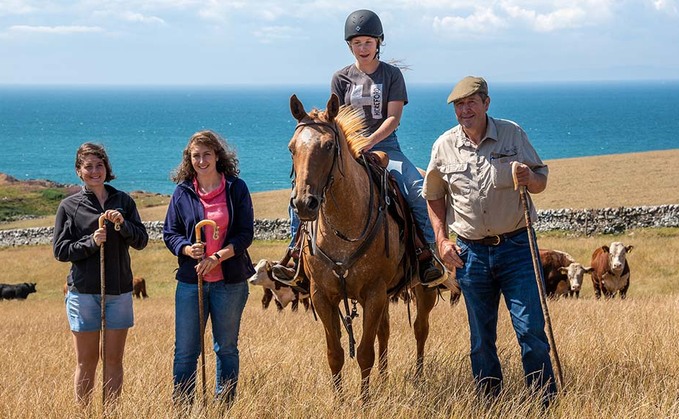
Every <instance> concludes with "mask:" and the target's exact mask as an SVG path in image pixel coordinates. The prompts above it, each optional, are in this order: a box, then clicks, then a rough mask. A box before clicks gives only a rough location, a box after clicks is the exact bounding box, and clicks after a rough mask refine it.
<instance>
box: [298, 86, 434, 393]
mask: <svg viewBox="0 0 679 419" xmlns="http://www.w3.org/2000/svg"><path fill="white" fill-rule="evenodd" d="M290 110H291V112H292V115H293V116H294V117H295V119H296V120H297V122H298V124H297V127H296V128H295V133H294V135H293V137H292V139H291V140H290V144H289V149H290V152H291V153H292V160H293V169H294V175H295V180H294V184H293V189H292V193H291V198H290V202H291V205H292V206H293V208H294V210H295V211H296V212H297V214H298V215H299V218H300V221H301V222H302V229H303V231H305V240H304V243H305V245H304V246H303V248H302V252H301V256H300V257H301V260H302V266H303V268H304V271H305V273H306V275H307V276H308V278H309V279H310V280H311V300H312V302H313V307H314V308H315V310H316V312H317V313H318V317H320V319H321V321H322V322H323V327H324V328H325V338H326V344H327V349H328V350H327V355H328V363H329V364H330V370H331V372H332V379H333V385H334V388H335V390H336V393H337V394H339V395H340V397H341V396H342V375H341V371H342V366H343V365H344V351H343V349H342V344H341V342H340V334H341V329H340V328H341V327H342V324H341V321H342V322H343V323H344V326H345V328H347V330H348V334H349V341H350V342H349V346H350V356H353V353H352V349H353V340H352V339H353V333H352V329H351V319H352V318H353V316H349V315H348V314H349V313H348V312H347V313H346V314H347V316H345V315H344V314H342V313H341V310H340V308H339V305H340V303H343V306H344V309H345V311H348V308H349V306H348V303H347V301H348V300H353V301H357V302H358V303H359V304H360V305H361V307H362V308H363V334H362V336H361V341H360V343H359V345H358V351H357V360H358V365H359V366H360V368H361V379H362V380H361V397H362V398H363V401H367V400H368V396H369V383H370V371H371V369H372V367H373V364H374V362H375V339H376V338H377V341H378V344H379V363H378V366H379V371H380V375H383V374H384V373H385V372H386V369H387V347H388V341H389V304H388V294H389V293H390V292H391V293H393V292H394V290H396V289H398V288H399V284H404V283H405V275H406V270H409V269H410V268H409V259H408V258H409V257H408V256H407V255H406V252H405V249H406V243H404V242H403V238H402V235H401V234H399V226H398V224H397V222H396V220H394V219H393V218H392V216H391V214H390V211H387V209H386V208H385V207H384V206H385V204H384V200H383V199H380V196H379V192H378V188H377V186H374V185H371V183H372V182H373V180H372V179H371V178H370V175H369V174H368V173H367V170H366V168H365V167H364V166H363V165H362V164H361V163H359V162H358V161H357V160H356V159H357V158H359V156H360V150H361V148H362V147H364V146H365V145H366V144H367V143H366V142H367V139H366V137H365V136H363V135H362V132H363V131H364V127H365V122H364V119H363V116H362V114H361V113H360V112H361V111H360V110H358V111H357V110H354V109H353V108H351V107H346V106H343V107H341V108H340V106H339V99H338V98H337V96H335V95H334V94H332V95H331V96H330V100H329V101H328V104H327V109H326V110H325V111H319V110H313V111H311V113H309V114H308V113H307V112H306V111H305V110H304V106H303V105H302V103H301V102H300V101H299V99H297V96H295V95H293V96H292V97H291V98H290ZM371 195H373V196H371ZM412 271H413V275H417V269H413V270H412ZM412 282H413V284H414V285H411V284H409V283H408V284H405V285H406V286H408V287H410V286H412V287H413V288H412V290H413V292H414V293H415V296H416V298H415V302H416V307H417V317H416V318H415V322H414V331H415V339H416V340H417V360H416V372H418V373H419V372H421V370H422V365H423V358H424V345H425V342H426V340H427V336H428V334H429V313H430V311H431V310H432V308H433V307H434V304H435V303H436V298H437V295H438V294H437V292H436V291H435V290H425V289H424V288H423V287H422V286H421V285H420V284H419V281H418V280H417V279H416V278H413V281H412ZM347 323H348V325H347Z"/></svg>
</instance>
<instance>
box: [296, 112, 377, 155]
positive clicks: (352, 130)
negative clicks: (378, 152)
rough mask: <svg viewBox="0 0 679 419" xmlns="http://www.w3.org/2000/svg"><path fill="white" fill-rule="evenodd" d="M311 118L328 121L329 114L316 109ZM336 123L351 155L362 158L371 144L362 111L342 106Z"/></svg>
mask: <svg viewBox="0 0 679 419" xmlns="http://www.w3.org/2000/svg"><path fill="white" fill-rule="evenodd" d="M309 116H310V117H311V118H314V119H316V118H319V119H323V120H325V121H326V122H328V121H327V112H321V111H318V110H317V109H314V110H313V111H311V113H310V114H309ZM335 122H337V126H338V127H339V129H340V130H342V133H343V134H344V138H346V140H347V145H348V146H349V151H350V152H351V155H352V156H353V157H354V158H355V159H357V158H359V156H360V151H361V149H363V148H364V147H365V146H366V145H368V144H369V143H370V140H368V137H367V136H366V128H367V125H366V122H365V118H364V117H363V111H362V110H361V109H357V108H353V107H351V106H347V105H342V106H340V110H339V113H338V114H337V116H336V117H335Z"/></svg>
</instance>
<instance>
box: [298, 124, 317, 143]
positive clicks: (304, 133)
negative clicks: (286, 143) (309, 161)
mask: <svg viewBox="0 0 679 419" xmlns="http://www.w3.org/2000/svg"><path fill="white" fill-rule="evenodd" d="M313 138H314V136H313V135H311V130H310V129H308V128H303V129H301V130H300V131H299V133H298V134H297V141H299V142H300V143H301V144H300V145H303V146H305V147H309V146H310V145H311V142H312V141H313Z"/></svg>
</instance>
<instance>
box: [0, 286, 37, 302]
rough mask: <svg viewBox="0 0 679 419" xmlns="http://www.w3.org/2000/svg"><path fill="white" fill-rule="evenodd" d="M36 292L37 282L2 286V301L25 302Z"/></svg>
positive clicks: (0, 296) (0, 295)
mask: <svg viewBox="0 0 679 419" xmlns="http://www.w3.org/2000/svg"><path fill="white" fill-rule="evenodd" d="M33 292H35V282H31V283H28V282H24V283H23V284H0V299H3V300H13V299H15V298H18V299H20V300H25V299H26V297H28V294H31V293H33Z"/></svg>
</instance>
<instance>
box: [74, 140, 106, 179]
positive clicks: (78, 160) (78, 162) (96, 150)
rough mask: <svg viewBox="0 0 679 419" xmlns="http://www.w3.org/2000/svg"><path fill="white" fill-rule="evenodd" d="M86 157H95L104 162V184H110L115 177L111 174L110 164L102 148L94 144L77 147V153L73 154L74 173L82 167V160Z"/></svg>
mask: <svg viewBox="0 0 679 419" xmlns="http://www.w3.org/2000/svg"><path fill="white" fill-rule="evenodd" d="M88 155H93V156H97V157H99V158H100V159H101V160H102V161H103V162H104V167H105V168H106V179H105V180H104V182H110V181H112V180H113V179H115V178H116V175H114V174H113V169H111V162H109V160H108V154H106V150H105V149H104V146H103V145H101V144H95V143H83V144H82V145H81V146H80V147H78V151H77V152H76V153H75V170H76V172H77V171H78V170H80V167H82V165H83V160H85V156H88ZM78 176H80V175H78Z"/></svg>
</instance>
